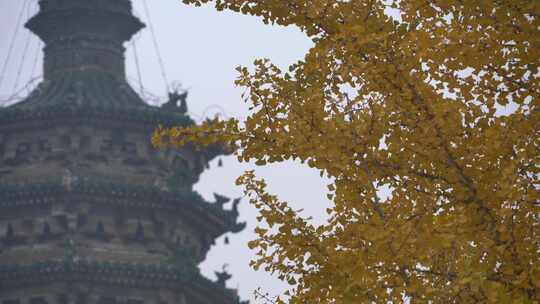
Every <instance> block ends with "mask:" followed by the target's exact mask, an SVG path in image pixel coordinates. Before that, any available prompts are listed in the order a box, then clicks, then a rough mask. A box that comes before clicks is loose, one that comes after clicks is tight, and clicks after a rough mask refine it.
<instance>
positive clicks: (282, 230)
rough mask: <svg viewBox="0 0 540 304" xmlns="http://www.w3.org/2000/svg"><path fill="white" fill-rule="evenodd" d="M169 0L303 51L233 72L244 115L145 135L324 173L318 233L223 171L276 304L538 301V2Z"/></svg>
mask: <svg viewBox="0 0 540 304" xmlns="http://www.w3.org/2000/svg"><path fill="white" fill-rule="evenodd" d="M183 2H185V3H188V4H193V5H197V6H199V5H202V4H204V3H207V2H210V3H213V4H214V5H215V7H216V8H217V9H218V10H232V11H235V12H240V13H242V14H249V15H255V16H259V17H261V18H262V19H263V20H264V22H266V23H270V24H278V25H284V26H288V25H293V26H297V27H298V28H300V29H301V30H302V31H303V32H305V34H306V35H307V36H309V37H310V38H311V39H312V40H313V42H314V46H313V47H312V48H311V49H310V50H309V52H308V53H307V54H306V55H305V58H304V59H303V60H302V61H299V62H297V63H296V64H294V65H292V66H290V68H289V69H288V70H287V71H282V70H280V69H279V68H278V67H277V66H275V65H274V64H272V63H271V61H269V60H257V61H256V62H255V63H254V66H253V67H250V68H247V67H239V68H238V71H239V77H238V79H237V81H236V84H237V85H239V86H241V87H244V88H245V91H246V95H245V96H246V98H245V101H246V102H247V103H249V104H250V106H251V110H252V111H251V113H250V115H249V117H247V118H246V119H245V120H242V121H239V120H237V119H229V120H218V119H215V120H211V121H208V122H207V123H205V124H203V125H200V126H194V127H191V128H160V129H158V130H157V131H156V132H155V134H154V136H153V139H152V140H153V143H154V144H155V145H156V146H162V147H163V146H170V145H172V146H181V145H184V144H185V143H187V142H196V143H199V144H202V145H205V144H209V143H215V142H224V143H226V144H228V145H230V146H231V147H233V148H234V150H235V154H236V155H237V157H238V159H239V160H240V161H251V160H255V161H256V164H257V165H265V164H266V163H271V162H282V161H284V160H291V159H293V160H300V161H301V162H303V163H305V164H306V165H307V166H310V167H312V168H316V169H318V170H319V171H320V172H321V175H325V176H327V177H329V178H330V180H331V181H332V182H331V184H330V185H329V186H328V193H329V194H328V197H329V199H330V200H331V201H332V205H331V207H330V208H328V210H327V212H328V214H329V220H328V222H327V223H325V224H324V225H318V226H315V225H314V224H313V223H312V222H311V221H310V220H309V219H306V218H303V217H302V216H300V214H298V213H297V212H296V211H294V210H293V209H291V207H290V206H289V204H288V203H287V202H283V201H280V200H279V199H278V197H277V196H275V195H273V194H270V193H268V192H267V191H266V183H265V182H264V180H261V179H259V178H257V177H256V176H255V174H254V173H253V172H252V171H249V172H246V173H245V174H244V175H242V176H241V177H239V178H238V181H237V182H238V184H239V185H242V186H243V187H244V189H245V192H246V194H247V195H248V196H249V197H250V200H251V202H252V203H253V204H254V205H255V206H256V207H257V208H258V209H259V211H260V216H259V217H258V219H259V221H260V224H259V227H258V228H257V229H256V233H257V235H258V238H257V239H256V240H253V241H252V242H250V243H249V246H250V247H251V248H254V249H255V250H256V251H257V258H256V260H254V261H252V265H253V267H255V268H259V267H262V268H263V269H265V270H267V271H270V272H274V273H277V274H278V275H279V276H280V277H281V278H282V279H283V280H286V281H288V282H289V283H290V284H291V287H290V290H288V291H287V292H286V294H285V295H282V296H281V297H280V298H279V299H278V300H277V302H279V303H284V302H285V301H287V302H288V303H387V302H389V301H390V302H393V303H400V302H402V301H404V299H409V301H411V303H488V302H489V303H538V301H540V178H539V176H540V153H539V151H540V111H539V110H540V109H539V103H540V85H539V79H540V71H539V64H540V30H539V29H540V2H538V1H535V0H522V1H520V0H507V1H493V0H476V1H469V0H428V1H426V0H407V1H404V0H400V1H392V0H384V1H383V0H352V1H351V0H350V1H346V0H309V1H308V0H287V1H283V0H214V1H211V0H184V1H183ZM382 188H385V189H387V190H388V192H389V194H388V195H385V196H382V195H380V191H379V190H380V189H382ZM304 203H305V204H309V203H310V202H304ZM268 228H270V229H268Z"/></svg>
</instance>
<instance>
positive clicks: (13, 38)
mask: <svg viewBox="0 0 540 304" xmlns="http://www.w3.org/2000/svg"><path fill="white" fill-rule="evenodd" d="M27 4H28V0H24V2H23V5H22V7H21V11H20V12H19V17H18V18H17V24H16V25H15V31H14V32H13V36H12V37H11V42H10V44H9V49H8V53H7V56H6V60H5V61H4V64H3V66H2V73H1V74H0V88H1V87H2V81H3V80H4V76H5V75H6V70H7V67H8V63H9V60H10V59H11V54H12V53H13V48H14V47H15V41H16V40H17V35H18V34H19V28H20V24H21V20H22V17H23V14H24V11H25V8H26V6H27Z"/></svg>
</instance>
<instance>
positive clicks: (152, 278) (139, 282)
mask: <svg viewBox="0 0 540 304" xmlns="http://www.w3.org/2000/svg"><path fill="white" fill-rule="evenodd" d="M62 280H65V281H69V282H71V283H77V282H82V283H88V282H91V283H93V284H96V283H97V284H99V283H102V284H107V285H116V286H123V287H132V288H163V287H164V288H171V289H178V288H181V287H184V288H183V289H182V290H183V291H184V292H186V293H191V294H198V295H203V296H204V297H205V298H207V299H208V300H210V301H212V300H218V301H223V300H224V299H228V300H229V301H228V302H227V303H231V304H232V303H237V301H238V296H237V294H236V292H235V291H234V290H231V289H227V288H224V287H222V286H220V285H219V284H217V283H216V282H213V281H211V280H210V279H208V278H205V277H204V276H202V275H201V273H200V272H199V270H198V269H197V268H196V266H195V265H189V264H188V263H185V265H172V264H170V263H166V262H164V263H162V264H140V263H130V262H110V261H97V260H87V259H76V260H66V259H56V260H45V261H37V262H34V263H32V264H11V265H0V291H1V290H2V289H4V290H5V289H8V290H10V289H12V288H20V287H25V286H29V285H30V286H32V285H42V284H44V283H48V282H51V281H55V282H58V281H62Z"/></svg>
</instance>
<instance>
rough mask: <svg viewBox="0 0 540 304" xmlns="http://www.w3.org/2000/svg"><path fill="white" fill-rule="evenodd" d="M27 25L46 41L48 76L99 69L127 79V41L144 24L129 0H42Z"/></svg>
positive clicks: (46, 76) (46, 69)
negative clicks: (37, 10)
mask: <svg viewBox="0 0 540 304" xmlns="http://www.w3.org/2000/svg"><path fill="white" fill-rule="evenodd" d="M39 7H40V10H39V13H38V14H37V15H35V16H34V17H32V18H31V19H30V20H29V21H28V23H26V27H27V28H28V29H29V30H31V31H32V32H33V33H34V34H36V35H37V36H39V38H41V40H43V42H44V43H45V48H44V50H45V60H44V61H45V63H44V78H45V79H50V78H51V77H54V76H55V75H56V74H62V72H65V71H67V70H74V69H76V70H83V69H85V68H98V69H101V70H104V71H106V72H109V73H111V74H113V75H115V76H117V77H122V78H125V64H124V52H125V48H124V46H123V43H124V42H126V41H128V40H129V39H131V37H132V36H133V35H134V34H135V33H136V32H138V31H139V30H140V29H142V28H143V27H144V24H143V23H142V22H141V21H140V20H139V19H137V18H136V17H135V16H134V15H133V14H132V7H131V1H129V0H114V1H112V0H69V1H64V0H41V1H39Z"/></svg>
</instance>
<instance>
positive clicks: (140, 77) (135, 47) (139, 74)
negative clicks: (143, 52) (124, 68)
mask: <svg viewBox="0 0 540 304" xmlns="http://www.w3.org/2000/svg"><path fill="white" fill-rule="evenodd" d="M135 40H136V39H135V37H134V38H133V40H132V41H131V45H132V46H133V55H134V57H135V68H136V69H137V78H139V86H140V90H141V92H144V85H143V80H142V73H141V66H140V64H139V54H138V52H137V44H136V42H135Z"/></svg>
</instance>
